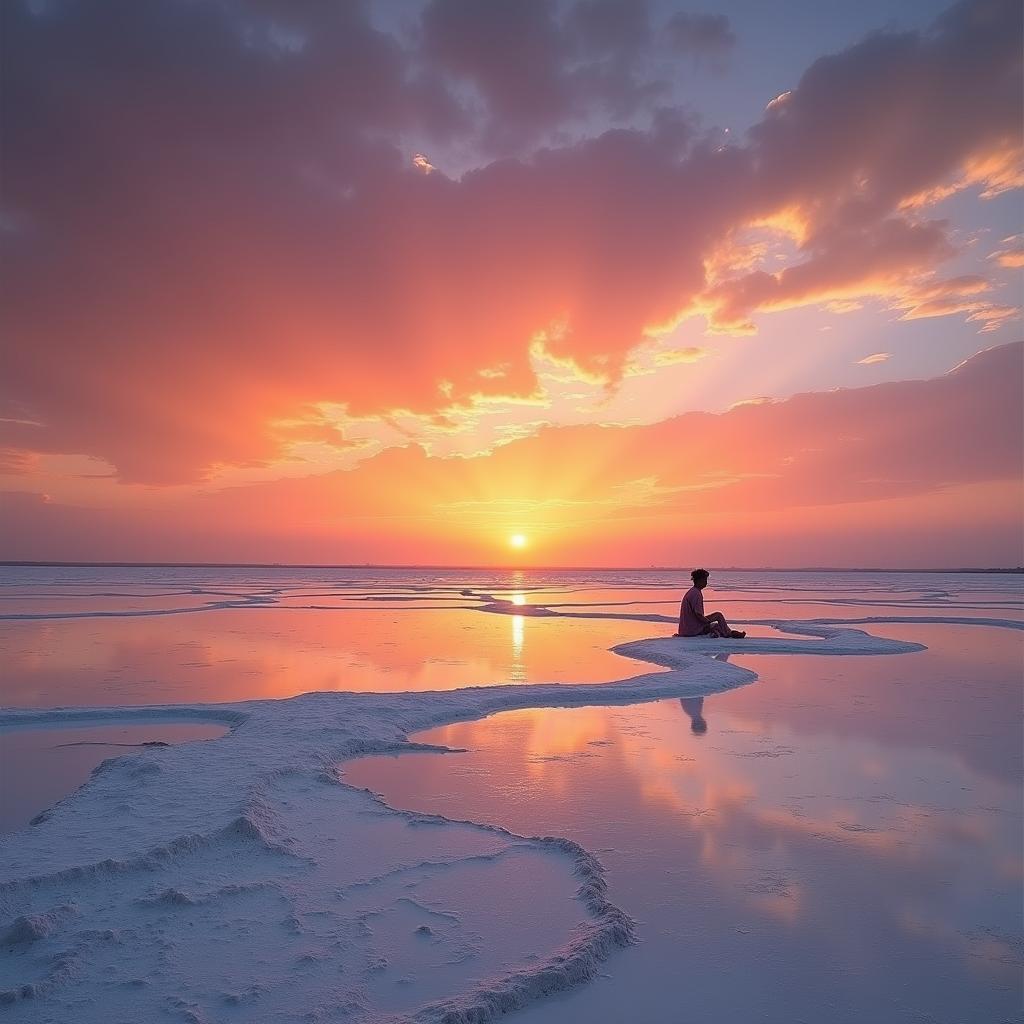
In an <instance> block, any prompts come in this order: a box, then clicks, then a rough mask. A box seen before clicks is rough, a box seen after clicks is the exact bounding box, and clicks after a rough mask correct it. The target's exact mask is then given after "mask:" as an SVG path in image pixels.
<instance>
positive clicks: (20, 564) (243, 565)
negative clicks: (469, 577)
mask: <svg viewBox="0 0 1024 1024" xmlns="http://www.w3.org/2000/svg"><path fill="white" fill-rule="evenodd" d="M0 567H2V568H50V569H60V568H64V569H392V570H393V569H416V570H421V571H422V570H428V569H434V570H444V571H446V572H453V571H456V570H472V571H474V572H481V571H484V572H684V573H689V572H690V570H691V569H692V568H693V567H692V566H690V565H686V566H679V565H613V566H607V565H604V566H602V565H530V566H515V565H398V564H388V563H375V562H344V563H334V564H327V563H325V564H316V563H299V562H296V563H292V562H46V561H33V560H20V559H10V560H8V559H0ZM710 571H712V572H806V573H829V572H858V573H880V574H893V573H936V574H940V573H941V574H950V573H964V574H967V573H996V574H1002V575H1006V574H1010V575H1013V574H1024V566H1016V567H1014V568H968V567H958V568H952V569H906V568H899V569H879V568H866V569H865V568H860V569H852V568H850V567H848V566H801V567H799V568H785V567H780V566H754V567H745V566H737V565H729V566H711V567H710Z"/></svg>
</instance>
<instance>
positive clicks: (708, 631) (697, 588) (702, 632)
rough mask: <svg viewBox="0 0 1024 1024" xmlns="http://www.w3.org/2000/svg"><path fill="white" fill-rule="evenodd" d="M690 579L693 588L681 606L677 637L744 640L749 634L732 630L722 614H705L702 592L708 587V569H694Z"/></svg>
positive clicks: (687, 593) (684, 597) (685, 596)
mask: <svg viewBox="0 0 1024 1024" xmlns="http://www.w3.org/2000/svg"><path fill="white" fill-rule="evenodd" d="M690 579H692V580H693V586H692V587H690V589H689V590H688V591H687V592H686V594H685V595H684V596H683V603H682V604H681V605H680V606H679V632H678V633H676V634H675V635H676V636H710V637H714V638H715V639H719V640H721V639H725V638H729V639H732V640H742V639H743V638H744V637H745V636H746V635H747V634H746V633H744V632H742V631H741V630H739V629H731V628H730V627H729V623H728V622H726V621H725V616H724V615H723V614H722V613H721V612H712V613H711V614H710V615H705V614H704V595H703V594H702V593H701V591H702V590H703V589H704V588H705V587H706V586H707V585H708V571H707V569H694V570H693V572H691V573H690Z"/></svg>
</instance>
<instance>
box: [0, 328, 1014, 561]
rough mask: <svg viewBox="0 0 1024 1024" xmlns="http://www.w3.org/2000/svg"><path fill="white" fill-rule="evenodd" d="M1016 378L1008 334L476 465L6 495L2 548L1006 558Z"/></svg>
mask: <svg viewBox="0 0 1024 1024" xmlns="http://www.w3.org/2000/svg"><path fill="white" fill-rule="evenodd" d="M1022 373H1024V345H1022V344H1015V345H1010V346H1004V347H1002V348H997V349H991V350H988V351H985V352H983V353H980V354H979V355H978V356H976V357H974V358H973V359H971V360H968V361H967V362H966V363H964V364H962V365H961V366H959V367H957V368H956V369H955V370H953V371H951V372H950V373H949V374H946V375H945V376H943V377H939V378H936V379H934V380H928V381H903V382H894V383H886V384H878V385H875V386H872V387H862V388H856V389H849V390H836V391H830V392H823V393H818V394H802V395H797V396H795V397H793V398H791V399H789V400H786V401H775V402H770V403H764V404H754V405H751V404H743V405H741V406H739V407H737V408H735V409H733V410H731V411H729V412H726V413H722V414H718V415H713V414H708V413H687V414H684V415H682V416H678V417H675V418H673V419H670V420H666V421H664V422H661V423H655V424H651V425H647V426H635V427H597V426H578V427H563V428H546V429H543V430H542V431H541V432H540V433H539V434H537V435H535V436H532V437H527V438H523V439H520V440H516V441H513V442H511V443H509V444H507V445H505V446H504V447H502V448H499V449H497V450H496V451H494V452H493V453H492V454H490V455H486V456H480V457H476V458H448V459H440V458H432V457H430V456H428V455H426V454H425V453H424V452H423V451H422V450H421V449H419V448H417V447H410V448H404V449H398V448H395V449H390V450H388V451H384V452H382V453H380V454H379V455H377V456H375V457H373V458H371V459H369V460H367V461H365V462H363V463H361V464H360V465H359V466H358V467H357V468H355V469H353V470H350V471H347V472H334V473H329V474H326V475H322V476H317V477H307V478H304V479H291V480H279V481H274V482H270V483H264V484H258V485H249V486H245V487H235V488H227V489H224V490H221V491H219V492H216V493H212V494H208V495H203V496H195V495H192V496H182V497H181V498H179V499H178V500H176V501H175V502H174V503H172V504H171V505H169V506H168V507H166V508H165V509H163V510H152V511H149V512H147V513H146V514H144V515H143V514H138V513H135V514H130V513H128V512H124V513H116V512H109V511H103V510H86V509H75V508H71V507H68V506H59V505H54V504H51V505H49V506H47V507H46V508H44V507H43V506H42V505H40V504H39V503H38V501H37V500H36V499H33V498H32V497H31V496H30V495H10V494H9V495H7V496H6V498H5V499H4V500H3V501H2V502H0V527H2V530H0V534H2V536H3V537H4V538H5V541H6V544H5V550H4V552H3V554H4V555H5V556H7V557H11V556H15V555H18V556H21V557H32V556H35V557H42V556H43V553H48V554H49V556H51V557H74V556H75V555H73V552H74V553H75V554H77V557H81V555H82V551H83V550H91V551H95V552H97V553H101V554H102V557H108V558H128V557H154V554H153V552H156V551H163V552H165V553H164V554H163V555H162V557H174V555H173V554H172V553H176V554H177V556H179V557H192V558H201V557H212V558H215V559H218V560H221V559H224V558H229V559H230V558H239V559H241V558H250V559H251V558H257V559H260V558H264V559H265V558H268V557H270V556H269V555H268V553H269V552H273V559H272V560H284V559H289V560H312V561H321V562H322V561H368V560H370V561H372V560H378V559H379V560H383V561H403V560H404V561H412V562H417V561H419V562H422V561H424V560H429V561H438V562H449V561H450V562H454V563H465V562H475V563H489V562H494V561H496V560H497V561H500V560H504V559H507V558H508V557H509V555H508V553H507V549H506V548H505V538H507V536H508V535H509V534H510V533H514V532H522V533H525V534H527V535H528V536H529V537H530V540H531V546H530V549H529V552H528V553H527V557H529V558H530V559H531V560H533V561H535V562H537V563H541V564H544V563H547V564H550V563H552V562H555V563H561V564H565V563H576V564H608V563H615V564H621V562H622V560H623V559H627V560H637V561H636V564H649V563H650V562H652V561H656V562H660V563H664V562H665V561H675V560H676V554H677V553H678V552H679V551H680V549H681V546H682V549H683V550H685V552H686V554H687V555H693V556H697V555H699V554H700V553H701V552H709V553H710V554H711V555H712V556H713V557H715V558H718V559H723V560H729V561H740V560H743V559H744V558H745V559H747V560H751V561H754V562H755V563H760V564H764V563H765V562H772V561H776V560H778V561H779V562H782V563H785V562H789V563H790V564H792V563H794V562H795V563H797V564H800V563H803V564H806V562H807V561H808V560H810V559H812V558H813V552H816V551H818V545H819V544H820V545H823V546H824V549H825V550H831V551H832V552H833V556H832V557H831V558H830V559H827V560H829V561H831V562H836V561H842V562H850V561H862V562H863V563H864V564H878V562H879V560H882V561H884V560H888V559H896V560H901V559H902V560H903V564H908V563H910V562H911V561H912V560H914V559H920V560H921V561H920V563H919V564H929V563H930V564H935V562H936V561H937V560H941V561H943V562H946V563H948V562H972V561H976V560H980V561H989V560H991V561H994V562H1001V563H1004V564H1006V563H1011V562H1014V563H1015V562H1017V561H1019V560H1020V558H1021V552H1020V540H1021V537H1020V530H1019V502H1020V500H1021V489H1020V488H1021V482H1020V467H1021V464H1022V460H1024V451H1022V446H1024V442H1022V439H1021V436H1020V432H1019V431H1017V430H1015V429H1010V427H1011V426H1012V425H1013V424H1016V423H1019V422H1020V419H1021V416H1022V415H1024V409H1022V404H1021V403H1022V396H1021V389H1020V387H1019V381H1020V379H1021V374H1022ZM940 537H941V539H942V543H941V546H936V539H937V538H940ZM937 552H941V555H938V554H937ZM730 553H731V554H730ZM517 557H520V556H517ZM818 557H821V556H820V555H819V556H818ZM684 560H689V559H688V558H685V556H684ZM704 560H706V561H712V557H708V558H706V559H704Z"/></svg>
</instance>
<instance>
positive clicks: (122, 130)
mask: <svg viewBox="0 0 1024 1024" xmlns="http://www.w3.org/2000/svg"><path fill="white" fill-rule="evenodd" d="M0 22H2V24H0V30H2V31H0V48H2V55H0V56H2V67H0V104H2V106H0V133H2V138H0V143H2V145H0V259H2V261H3V278H2V287H3V294H2V312H0V317H2V323H0V326H2V332H0V558H7V559H53V560H61V559H67V560H202V561H260V562H270V561H280V562H288V561H290V562H315V563H331V562H383V563H419V564H424V563H427V564H513V563H515V564H547V565H556V564H557V565H647V564H659V565H678V564H684V565H685V564H690V563H697V562H700V563H705V564H709V565H726V564H728V565H741V564H747V565H775V566H799V565H823V564H827V565H847V566H881V565H899V566H905V567H908V568H913V567H947V566H958V565H1017V564H1022V563H1024V540H1022V528H1021V513H1022V502H1024V486H1022V475H1024V472H1022V463H1024V451H1022V444H1024V443H1022V434H1024V411H1022V392H1024V346H1022V343H1021V341H1020V338H1021V304H1022V283H1024V208H1022V191H1021V187H1022V185H1024V139H1022V128H1021V126H1022V120H1024V110H1022V95H1024V76H1022V56H1021V55H1022V46H1024V28H1022V13H1021V5H1020V4H1019V2H1017V0H1005V2H1004V0H968V2H963V3H957V4H954V5H953V6H948V5H947V4H946V3H942V2H926V0H907V2H905V3H900V4H892V3H883V2H879V0H866V2H862V3H858V4H849V3H845V2H839V0H835V2H832V0H826V2H811V0H790V2H787V3H784V4H764V3H760V2H754V0H730V2H721V3H711V2H710V0H705V2H703V3H702V2H701V0H693V2H692V3H691V2H689V0H686V2H680V3H675V2H663V0H564V2H554V0H516V2H514V3H512V2H499V0H495V2H489V3H481V2H477V0H426V2H424V0H407V2H405V0H403V2H393V3H392V2H389V3H379V4H372V3H345V4H320V3H315V2H305V0H294V2H285V0H208V2H188V0H180V2H179V0H174V2H171V0H167V2H163V0H148V2H146V3H135V2H132V0H108V2H104V3H92V2H83V0H9V2H6V3H4V4H2V5H0ZM514 534H522V535H524V536H525V537H526V538H527V539H528V543H527V545H526V547H525V548H522V549H518V550H517V549H513V548H512V547H511V546H510V545H509V543H508V539H509V537H510V536H512V535H514Z"/></svg>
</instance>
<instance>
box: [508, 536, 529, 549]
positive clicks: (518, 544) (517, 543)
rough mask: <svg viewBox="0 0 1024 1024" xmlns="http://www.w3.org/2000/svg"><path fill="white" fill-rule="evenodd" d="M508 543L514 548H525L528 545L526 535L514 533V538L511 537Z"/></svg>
mask: <svg viewBox="0 0 1024 1024" xmlns="http://www.w3.org/2000/svg"><path fill="white" fill-rule="evenodd" d="M508 542H509V544H511V545H512V547H514V548H525V547H526V545H527V543H528V541H527V539H526V534H524V533H513V534H512V536H511V537H509V539H508Z"/></svg>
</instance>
